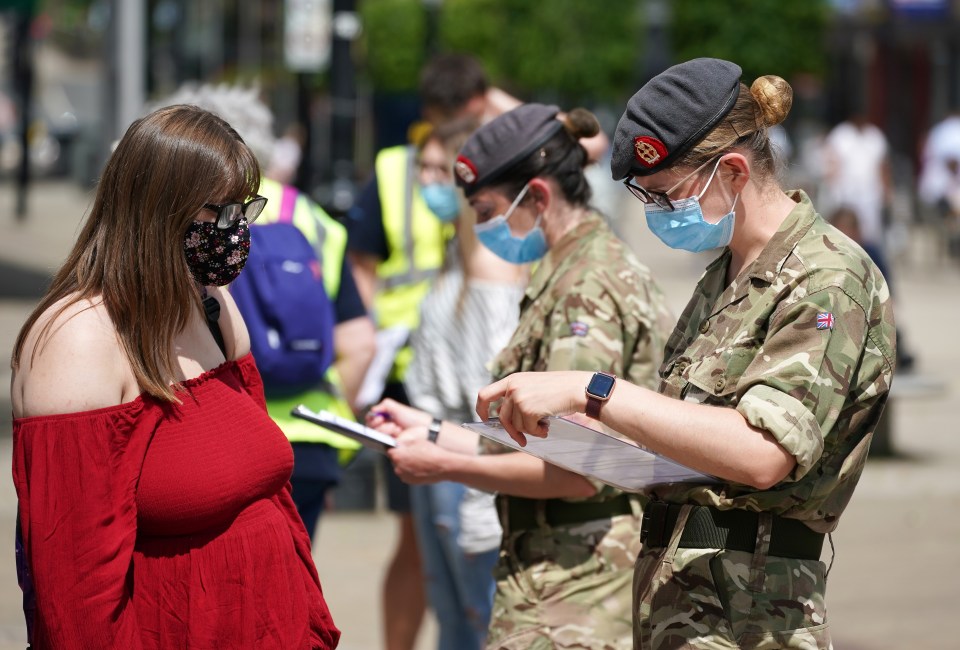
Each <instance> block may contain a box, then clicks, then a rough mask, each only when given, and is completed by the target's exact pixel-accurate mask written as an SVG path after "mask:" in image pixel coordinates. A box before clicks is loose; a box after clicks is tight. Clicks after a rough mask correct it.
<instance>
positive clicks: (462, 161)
mask: <svg viewBox="0 0 960 650" xmlns="http://www.w3.org/2000/svg"><path fill="white" fill-rule="evenodd" d="M453 170H454V172H455V173H456V174H457V176H459V177H460V180H462V181H463V182H464V183H467V184H468V185H472V184H473V183H476V182H477V176H479V174H478V173H477V166H476V165H474V164H473V161H471V160H470V159H469V158H467V157H466V156H464V155H463V154H461V155H459V156H457V162H456V163H455V164H454V165H453Z"/></svg>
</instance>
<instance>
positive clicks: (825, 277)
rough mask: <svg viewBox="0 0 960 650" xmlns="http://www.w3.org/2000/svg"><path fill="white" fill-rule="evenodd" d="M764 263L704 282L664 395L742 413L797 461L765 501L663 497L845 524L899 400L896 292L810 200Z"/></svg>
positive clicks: (722, 492) (719, 264)
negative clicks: (892, 404)
mask: <svg viewBox="0 0 960 650" xmlns="http://www.w3.org/2000/svg"><path fill="white" fill-rule="evenodd" d="M791 198H793V199H794V201H796V202H797V206H796V207H795V208H794V209H793V210H792V211H791V212H790V214H789V215H788V216H787V218H786V219H785V220H784V222H783V224H781V226H780V228H779V229H778V231H777V233H776V234H775V235H774V236H773V238H772V239H771V240H770V241H769V242H768V243H767V245H766V247H765V248H764V249H763V251H762V252H761V253H760V256H759V257H758V258H757V259H756V260H755V261H754V262H753V263H752V264H751V265H749V266H748V267H747V268H746V269H744V270H743V271H742V272H741V273H740V275H739V276H738V277H737V278H736V279H735V280H734V281H733V282H732V283H731V284H730V285H729V286H728V285H727V283H726V275H727V269H728V267H729V264H730V251H729V250H727V251H725V252H724V254H723V255H721V256H720V257H719V258H718V259H717V260H715V261H714V262H713V263H712V264H711V265H710V266H708V267H707V270H706V272H705V273H704V275H703V277H702V278H701V279H700V282H699V284H698V285H697V288H696V291H695V292H694V295H693V298H692V299H691V300H690V302H689V304H688V305H687V307H686V309H685V310H684V312H683V314H682V315H681V317H680V320H679V322H678V323H677V326H676V329H675V330H674V332H673V334H672V335H671V337H670V339H669V341H668V342H667V348H666V351H665V355H664V356H665V359H664V363H663V366H662V367H661V368H660V376H661V379H662V382H661V385H660V392H661V393H663V394H665V395H669V396H671V397H675V398H681V399H685V400H690V401H695V402H699V403H703V404H709V405H716V406H725V407H733V408H736V409H737V410H738V411H739V412H740V413H741V414H742V415H743V416H744V418H746V420H747V422H749V423H750V424H751V425H753V426H754V427H757V428H759V429H764V430H766V431H768V432H770V434H771V435H773V437H774V438H776V439H777V441H778V442H779V443H780V444H781V445H782V446H783V448H784V449H786V450H787V451H788V452H790V453H791V454H792V455H793V456H794V457H795V458H796V461H797V465H796V467H795V469H794V470H793V472H792V473H791V474H790V475H789V476H787V477H786V478H785V479H784V480H783V481H781V482H780V483H778V484H777V485H775V486H773V487H772V488H770V489H767V490H757V489H755V488H752V487H750V486H746V485H740V484H735V483H726V484H724V485H714V486H696V487H692V488H691V487H690V486H675V487H670V488H663V487H661V488H657V489H656V490H655V494H654V495H653V496H656V497H658V498H661V499H664V500H666V501H670V502H673V503H684V502H686V503H697V504H701V505H712V506H715V507H718V508H721V509H726V508H743V509H747V510H754V511H764V512H772V513H773V514H778V515H784V516H787V517H792V518H796V519H801V520H803V521H804V522H805V523H806V524H807V525H808V526H810V527H811V528H813V529H814V530H817V531H819V532H830V531H832V530H833V529H834V528H836V525H837V519H838V518H839V516H840V513H841V512H842V511H843V509H844V507H845V506H846V504H847V502H848V501H849V500H850V496H851V495H852V493H853V489H854V487H855V485H856V483H857V481H858V480H859V478H860V474H861V472H862V471H863V466H864V463H865V461H866V458H867V449H868V447H869V445H870V439H871V436H872V434H873V430H874V428H875V427H876V424H877V421H878V419H879V418H880V413H881V411H882V410H883V405H884V403H885V402H886V399H887V394H888V392H889V390H890V382H891V379H892V376H893V366H894V347H895V335H894V324H893V312H892V310H891V303H890V292H889V290H888V288H887V284H886V281H885V280H884V278H883V276H882V275H881V274H880V272H879V271H878V270H877V267H876V265H874V263H873V262H872V261H871V260H870V258H869V257H868V256H867V254H866V253H864V251H863V250H862V249H861V248H860V247H859V246H857V245H856V244H855V243H853V242H852V241H851V240H850V239H848V238H847V237H846V236H844V235H843V234H841V233H840V232H839V231H838V230H836V229H835V228H833V227H832V226H830V225H828V224H827V223H826V222H825V221H824V220H823V219H822V218H821V217H820V216H819V215H818V214H817V213H816V212H815V211H814V208H813V206H812V205H811V203H810V199H809V198H808V197H807V196H806V194H804V193H803V192H795V193H793V194H792V195H791Z"/></svg>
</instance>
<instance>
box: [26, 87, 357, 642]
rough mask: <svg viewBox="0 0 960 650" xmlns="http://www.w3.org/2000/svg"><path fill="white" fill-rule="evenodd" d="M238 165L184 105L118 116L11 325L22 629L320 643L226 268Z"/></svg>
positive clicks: (60, 634)
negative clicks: (91, 194)
mask: <svg viewBox="0 0 960 650" xmlns="http://www.w3.org/2000/svg"><path fill="white" fill-rule="evenodd" d="M259 185H260V167H259V164H258V163H257V159H256V156H255V155H254V153H253V152H252V151H251V150H250V148H249V147H248V146H247V145H246V144H244V142H243V140H242V139H241V138H240V136H239V135H238V134H237V132H236V131H235V130H234V129H233V128H231V127H230V125H229V124H227V123H226V122H224V121H223V120H222V119H221V118H220V117H218V116H216V115H214V114H213V113H211V112H209V111H206V110H203V109H201V108H198V107H195V106H184V105H176V106H170V107H166V108H162V109H159V110H157V111H155V112H153V113H150V114H149V115H147V116H145V117H143V118H141V119H139V120H137V121H135V122H134V123H133V124H132V125H131V126H130V127H129V128H128V129H127V131H126V133H125V134H124V136H123V137H122V138H121V139H120V141H119V143H118V145H117V147H116V149H115V150H114V152H113V153H112V154H111V156H110V158H109V160H108V161H107V164H106V167H105V169H104V171H103V175H102V176H101V179H100V182H99V185H98V187H97V193H96V198H95V200H94V204H93V207H92V208H91V210H90V214H89V216H88V218H87V220H86V222H85V224H84V226H83V228H82V230H81V232H80V234H79V237H78V239H77V242H76V244H75V245H74V247H73V249H72V250H71V252H70V254H69V255H68V257H67V259H66V261H65V262H64V264H63V266H62V267H61V268H60V270H59V271H58V272H57V274H56V276H55V277H54V279H53V282H52V284H51V286H50V288H49V290H48V291H47V293H46V295H44V297H43V298H42V299H41V300H40V303H39V305H38V306H37V307H36V309H35V310H34V311H33V313H32V314H31V315H30V316H29V318H28V319H27V321H26V323H25V324H24V326H23V328H22V329H21V330H20V334H19V335H18V337H17V341H16V344H15V346H14V351H13V358H12V364H11V365H12V368H13V380H12V384H11V399H12V404H13V415H14V423H13V479H14V485H15V486H16V490H17V498H18V503H19V524H20V527H21V532H22V543H23V549H24V551H25V559H26V563H25V567H24V568H25V569H26V571H27V575H26V576H24V578H25V582H26V583H30V584H32V585H33V587H34V589H35V590H34V594H35V603H34V605H35V607H32V608H30V607H28V610H30V612H29V613H31V614H32V616H30V619H31V620H29V623H28V625H29V627H28V629H29V636H30V642H31V643H32V646H33V647H35V648H37V649H43V648H63V649H70V648H77V649H80V648H103V647H109V648H142V649H145V650H147V649H152V648H156V649H160V648H187V647H230V648H254V647H255V648H261V649H267V650H270V649H276V650H289V649H291V648H297V649H301V650H314V649H317V648H321V649H332V648H335V647H336V646H337V643H338V640H339V636H340V633H339V631H338V630H337V629H336V627H335V626H334V624H333V621H332V619H331V616H330V612H329V610H328V609H327V605H326V603H325V602H324V599H323V593H322V591H321V588H320V580H319V577H318V575H317V571H316V568H315V567H314V563H313V559H312V557H311V553H310V538H309V537H308V535H307V532H306V530H305V529H304V526H303V523H302V522H301V520H300V517H299V516H298V515H297V512H296V508H295V507H294V504H293V501H292V499H291V496H290V487H289V479H290V475H291V472H292V470H293V454H292V453H291V451H290V446H289V444H288V443H287V440H286V438H285V437H284V436H283V432H281V431H280V429H279V428H278V427H277V425H276V424H274V422H273V421H272V420H271V419H270V417H269V416H268V415H267V412H266V405H265V403H264V397H263V385H262V383H261V381H260V377H259V373H258V371H257V367H256V363H255V361H254V360H253V358H252V356H251V355H250V354H249V349H250V343H249V338H248V335H247V331H246V327H245V325H244V322H243V319H242V317H241V316H240V314H239V312H238V311H237V308H236V306H235V305H234V303H233V301H232V300H231V298H230V296H229V294H228V293H227V292H226V291H224V290H223V289H222V288H221V287H223V286H225V285H227V284H229V283H230V282H231V281H232V280H233V279H235V278H236V277H237V275H239V273H240V271H241V269H242V268H243V265H244V263H245V261H246V259H247V254H248V251H249V245H250V233H249V229H248V224H249V223H250V222H253V221H254V220H255V219H256V218H257V217H258V216H259V215H260V212H261V211H262V209H263V207H264V203H265V201H266V200H265V199H264V198H263V197H262V196H260V195H259V194H258V188H259Z"/></svg>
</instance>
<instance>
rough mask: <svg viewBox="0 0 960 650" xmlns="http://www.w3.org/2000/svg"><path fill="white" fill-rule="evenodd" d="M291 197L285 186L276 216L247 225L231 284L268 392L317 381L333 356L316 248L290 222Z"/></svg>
mask: <svg viewBox="0 0 960 650" xmlns="http://www.w3.org/2000/svg"><path fill="white" fill-rule="evenodd" d="M296 200H297V191H296V190H295V189H293V188H291V187H284V192H283V198H282V199H281V205H280V217H279V219H278V221H277V222H276V223H270V224H265V225H257V224H254V225H253V226H251V227H250V239H251V241H250V256H249V258H248V259H247V263H246V266H244V268H243V272H242V273H240V276H239V277H238V278H237V279H236V280H234V282H233V283H232V284H231V285H230V295H231V296H233V299H234V300H235V301H236V303H237V307H239V309H240V313H241V314H242V315H243V319H244V321H246V324H247V330H248V331H249V332H250V347H251V351H252V352H253V356H254V359H256V362H257V367H258V368H259V370H260V375H261V376H262V377H263V385H264V390H265V392H266V394H267V396H276V397H282V396H288V395H294V394H296V393H300V392H303V391H305V390H309V389H311V388H315V387H317V386H319V385H320V384H321V383H322V382H323V378H324V374H325V373H326V371H327V368H329V367H330V364H331V363H332V362H333V328H334V325H335V324H336V319H335V317H334V312H333V305H332V303H331V301H330V298H329V296H327V291H326V289H325V288H324V286H323V271H322V268H323V267H322V266H321V264H320V261H319V259H318V257H317V252H316V250H315V249H314V247H313V245H311V244H310V242H309V241H307V238H306V237H305V236H304V235H303V233H302V232H300V230H299V229H298V228H297V227H296V226H294V225H293V223H292V221H293V207H294V204H295V203H296Z"/></svg>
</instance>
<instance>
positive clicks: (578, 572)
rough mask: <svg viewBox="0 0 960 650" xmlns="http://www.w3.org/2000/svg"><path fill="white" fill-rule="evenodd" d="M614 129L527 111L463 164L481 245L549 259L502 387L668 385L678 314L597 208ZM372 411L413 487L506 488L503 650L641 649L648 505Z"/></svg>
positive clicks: (523, 259) (392, 407) (410, 417)
mask: <svg viewBox="0 0 960 650" xmlns="http://www.w3.org/2000/svg"><path fill="white" fill-rule="evenodd" d="M598 129H599V124H598V123H597V121H596V118H595V117H594V116H593V115H592V114H591V113H589V112H588V111H585V110H583V109H576V110H574V111H571V112H570V113H568V114H565V115H563V114H560V113H559V111H558V109H557V107H556V106H544V105H542V104H525V105H522V106H520V107H518V108H516V109H514V110H512V111H510V112H508V113H505V114H504V115H502V116H500V117H498V118H496V119H494V120H493V121H491V122H490V123H488V124H486V125H484V126H482V127H481V128H480V129H479V130H478V131H477V132H476V133H474V134H473V136H471V138H470V139H469V140H468V141H467V143H466V145H465V146H464V147H463V149H462V150H461V152H460V155H459V156H458V158H457V162H456V165H455V170H456V179H457V184H458V185H459V186H460V187H461V188H463V190H464V192H465V194H466V196H467V198H468V200H469V202H470V205H471V207H472V208H473V209H474V211H475V212H476V214H477V222H478V223H477V225H476V226H475V232H476V234H477V237H478V239H479V241H480V242H481V244H483V245H484V246H485V247H486V248H487V249H489V250H490V251H492V252H493V253H494V254H496V255H497V256H498V257H500V258H501V259H503V260H504V261H506V262H510V263H513V264H528V263H531V262H537V267H536V270H535V271H534V272H533V275H532V277H531V280H530V283H529V285H528V286H527V289H526V291H525V293H524V297H523V300H522V302H521V306H520V321H519V324H518V326H517V329H516V331H515V332H514V333H513V335H512V337H511V338H510V341H509V343H507V345H506V347H505V348H504V349H503V350H501V351H500V353H499V354H498V355H497V356H496V358H495V359H494V361H493V363H492V368H491V373H492V375H493V376H494V377H496V378H503V377H507V376H509V375H511V374H513V373H515V372H522V371H547V370H561V369H562V370H568V369H582V368H600V369H602V370H603V371H604V372H607V373H611V374H613V375H617V376H621V377H629V378H630V379H631V380H632V381H635V382H639V383H642V384H649V385H653V384H652V382H653V380H654V377H655V374H656V368H657V366H658V365H659V363H660V360H661V350H662V349H663V345H664V342H665V340H666V337H665V334H666V331H667V328H668V322H669V321H671V318H670V315H669V312H668V311H667V309H666V307H665V301H664V298H663V295H662V293H661V291H660V289H659V288H658V287H657V285H656V283H655V282H654V281H653V279H652V278H651V277H650V273H649V271H648V270H647V269H646V268H645V267H644V266H642V265H641V264H640V263H639V262H638V261H637V259H636V257H634V255H633V254H632V253H631V252H630V251H629V250H628V249H627V248H626V246H625V245H624V244H623V243H622V242H621V241H620V240H618V239H617V238H616V237H615V236H614V235H613V233H612V231H611V230H610V229H609V227H608V226H607V225H606V223H605V222H604V220H603V219H602V218H601V217H600V216H599V215H598V214H596V213H595V212H594V211H593V210H592V209H591V208H590V196H591V195H590V187H589V185H588V184H587V182H586V178H585V177H584V172H583V169H584V167H585V166H586V164H587V152H586V150H585V149H584V147H583V146H582V145H581V144H580V142H581V140H582V139H583V138H584V137H590V136H593V135H595V134H596V133H597V131H598ZM535 374H539V372H536V373H535ZM372 413H373V415H368V424H370V425H371V426H375V427H378V428H380V429H381V430H383V431H384V432H386V433H391V434H394V435H398V436H399V447H398V448H397V449H395V450H392V451H391V452H390V456H391V458H392V459H393V462H394V464H395V465H396V467H397V470H398V472H400V475H401V477H402V478H403V479H404V480H407V481H410V482H411V483H416V484H419V483H433V482H437V481H458V482H461V483H464V484H466V485H470V486H473V487H475V488H478V489H482V490H489V491H496V492H498V493H499V496H498V506H499V510H500V517H501V524H502V526H503V531H504V535H503V541H502V545H501V550H500V558H499V562H498V564H497V567H496V574H495V575H496V579H497V584H496V594H495V597H494V606H493V616H492V620H491V624H490V631H489V635H488V638H487V644H486V647H487V648H490V649H494V648H583V647H603V648H622V649H624V650H627V649H628V648H630V647H631V641H630V618H631V597H630V585H631V578H632V573H633V565H634V561H635V560H636V557H637V553H638V552H639V550H640V543H639V537H640V528H639V524H640V511H641V504H640V502H639V501H638V500H637V499H635V498H634V497H632V496H630V495H627V494H624V493H622V492H620V491H619V490H616V489H614V488H612V487H611V486H608V485H604V484H602V483H599V482H597V481H593V480H588V479H586V478H584V477H581V476H578V475H576V474H573V473H571V472H569V471H566V470H564V469H561V468H559V467H557V466H556V465H551V464H548V463H545V462H544V461H542V460H540V459H537V458H534V457H532V456H528V455H526V454H523V453H519V452H514V451H512V450H509V449H508V448H506V447H504V446H501V445H497V444H495V443H489V444H484V445H483V448H482V450H478V441H477V436H476V434H474V433H472V432H470V431H467V430H465V429H463V428H461V427H459V426H457V425H458V424H459V423H460V422H461V421H462V420H459V421H453V422H450V421H447V422H442V423H439V422H437V421H434V420H433V416H432V415H431V414H430V413H424V412H421V411H418V410H416V409H412V408H410V407H405V406H403V405H400V404H398V403H397V402H395V401H392V400H386V401H384V402H381V403H380V404H378V405H376V406H375V407H374V409H373V411H372ZM380 413H385V414H387V415H388V416H389V418H384V417H382V415H380ZM481 415H483V414H481ZM471 419H472V418H471ZM478 451H482V453H479V454H478Z"/></svg>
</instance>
